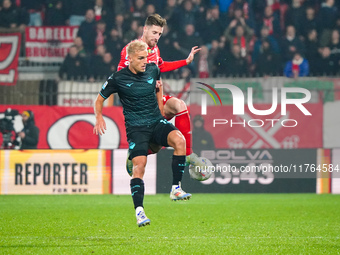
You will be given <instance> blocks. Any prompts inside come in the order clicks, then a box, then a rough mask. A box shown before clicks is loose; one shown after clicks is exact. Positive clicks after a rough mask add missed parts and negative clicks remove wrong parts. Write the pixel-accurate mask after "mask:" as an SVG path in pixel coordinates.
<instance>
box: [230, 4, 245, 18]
mask: <svg viewBox="0 0 340 255" xmlns="http://www.w3.org/2000/svg"><path fill="white" fill-rule="evenodd" d="M237 9H240V10H242V12H243V17H244V18H245V19H248V18H249V4H248V2H247V1H246V0H234V2H232V3H231V4H230V6H229V16H230V17H232V15H233V13H234V12H235V10H237Z"/></svg>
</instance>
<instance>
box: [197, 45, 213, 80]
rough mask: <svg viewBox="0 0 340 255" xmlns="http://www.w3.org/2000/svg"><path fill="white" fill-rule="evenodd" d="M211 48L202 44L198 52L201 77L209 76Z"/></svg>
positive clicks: (198, 67) (198, 68) (199, 74)
mask: <svg viewBox="0 0 340 255" xmlns="http://www.w3.org/2000/svg"><path fill="white" fill-rule="evenodd" d="M208 55H209V50H208V47H207V46H204V45H203V46H202V47H201V51H200V52H199V53H198V61H197V70H198V77H199V78H209V73H210V71H209V63H208Z"/></svg>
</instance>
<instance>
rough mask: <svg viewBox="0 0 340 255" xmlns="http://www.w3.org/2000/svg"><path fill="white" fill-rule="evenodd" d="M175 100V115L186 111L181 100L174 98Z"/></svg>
mask: <svg viewBox="0 0 340 255" xmlns="http://www.w3.org/2000/svg"><path fill="white" fill-rule="evenodd" d="M176 99H177V102H176V111H177V113H179V112H183V111H185V110H187V105H186V103H185V102H184V101H183V100H181V99H178V98H176Z"/></svg>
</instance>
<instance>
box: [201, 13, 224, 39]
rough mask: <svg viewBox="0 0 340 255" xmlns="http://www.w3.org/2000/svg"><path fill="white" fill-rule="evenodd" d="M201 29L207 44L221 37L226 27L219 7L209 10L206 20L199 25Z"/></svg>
mask: <svg viewBox="0 0 340 255" xmlns="http://www.w3.org/2000/svg"><path fill="white" fill-rule="evenodd" d="M199 29H200V35H201V37H202V38H203V42H204V43H205V44H209V43H211V41H213V40H219V39H220V37H221V35H222V34H223V29H224V27H223V24H222V23H221V19H220V12H219V9H218V7H215V8H213V9H209V10H207V12H206V17H205V20H204V22H202V24H201V25H200V26H199Z"/></svg>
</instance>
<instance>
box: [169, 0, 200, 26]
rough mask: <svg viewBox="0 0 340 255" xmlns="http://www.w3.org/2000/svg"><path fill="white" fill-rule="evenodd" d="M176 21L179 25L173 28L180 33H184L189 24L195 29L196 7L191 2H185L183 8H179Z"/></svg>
mask: <svg viewBox="0 0 340 255" xmlns="http://www.w3.org/2000/svg"><path fill="white" fill-rule="evenodd" d="M176 20H177V22H178V23H177V24H175V26H176V27H173V28H172V29H176V30H177V31H179V32H184V31H185V28H186V26H187V25H189V24H190V25H193V26H194V27H195V25H196V17H195V11H194V6H193V4H192V2H191V1H190V0H184V1H183V3H182V4H181V7H180V8H179V12H178V15H177V17H176Z"/></svg>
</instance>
